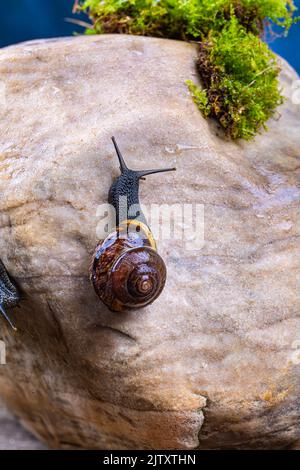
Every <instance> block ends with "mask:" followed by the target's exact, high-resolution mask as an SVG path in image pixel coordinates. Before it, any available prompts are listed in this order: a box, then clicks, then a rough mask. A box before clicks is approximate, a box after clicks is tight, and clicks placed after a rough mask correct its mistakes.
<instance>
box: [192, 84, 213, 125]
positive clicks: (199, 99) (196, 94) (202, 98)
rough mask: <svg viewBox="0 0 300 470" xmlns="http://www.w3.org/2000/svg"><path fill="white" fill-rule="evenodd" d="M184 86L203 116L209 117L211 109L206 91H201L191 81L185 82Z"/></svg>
mask: <svg viewBox="0 0 300 470" xmlns="http://www.w3.org/2000/svg"><path fill="white" fill-rule="evenodd" d="M186 84H187V86H188V87H189V90H190V93H191V95H192V96H193V99H194V101H195V103H196V105H197V106H198V108H199V109H200V111H201V113H202V114H203V116H205V117H208V116H211V114H212V109H211V106H210V104H209V101H208V97H207V91H206V90H201V89H200V88H199V87H197V85H195V84H194V83H193V82H192V80H187V81H186Z"/></svg>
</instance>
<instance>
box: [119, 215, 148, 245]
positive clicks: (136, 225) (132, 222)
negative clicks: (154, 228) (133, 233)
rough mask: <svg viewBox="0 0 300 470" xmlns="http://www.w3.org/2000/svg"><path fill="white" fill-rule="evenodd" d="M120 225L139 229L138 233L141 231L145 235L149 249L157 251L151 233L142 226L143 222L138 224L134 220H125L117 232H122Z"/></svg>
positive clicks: (145, 226)
mask: <svg viewBox="0 0 300 470" xmlns="http://www.w3.org/2000/svg"><path fill="white" fill-rule="evenodd" d="M122 225H126V226H127V227H128V226H129V225H133V226H135V227H139V228H140V231H143V232H144V234H145V235H146V239H147V240H148V242H149V243H150V246H151V248H153V250H155V251H157V247H156V242H155V240H154V238H153V235H152V232H151V230H150V229H149V227H148V226H147V225H146V224H144V223H143V222H140V221H139V220H135V219H132V220H129V219H127V220H125V221H124V222H122V223H121V226H120V227H119V230H122Z"/></svg>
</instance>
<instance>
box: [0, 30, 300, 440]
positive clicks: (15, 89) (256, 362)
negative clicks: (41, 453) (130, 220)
mask: <svg viewBox="0 0 300 470" xmlns="http://www.w3.org/2000/svg"><path fill="white" fill-rule="evenodd" d="M195 55H196V54H195V47H194V45H192V44H187V43H184V42H177V41H169V40H162V39H155V38H143V37H131V36H121V35H120V36H113V35H108V36H94V37H82V38H67V39H61V40H51V41H42V42H33V43H27V44H20V45H18V46H13V47H9V48H7V49H2V50H1V51H0V74H1V83H2V85H3V87H2V88H1V89H3V93H2V94H1V107H0V113H1V119H0V156H1V160H0V185H1V187H0V190H1V236H0V244H1V246H0V248H1V250H0V258H1V259H2V260H3V263H4V265H5V267H6V268H7V270H8V272H9V274H10V275H11V276H12V278H13V279H14V280H15V281H16V285H17V286H18V288H19V289H20V291H21V294H22V301H21V304H20V305H21V308H20V309H10V310H9V314H10V317H11V319H12V321H13V322H14V324H15V326H16V327H17V329H18V331H17V332H16V333H15V332H14V331H13V330H12V329H11V328H10V327H9V325H8V324H7V323H6V322H4V321H1V323H0V337H1V339H3V340H4V341H5V344H6V350H7V363H8V364H9V365H7V366H5V367H0V395H1V396H2V397H3V399H4V400H5V402H6V403H7V404H8V406H9V407H10V408H11V410H12V411H13V412H14V413H15V414H16V415H17V416H19V417H20V419H21V420H22V423H23V424H24V425H25V426H26V428H28V429H29V430H31V431H32V432H33V433H34V434H36V435H37V436H38V437H39V438H40V439H41V440H43V441H44V442H46V443H47V444H48V445H50V446H51V447H54V448H89V449H176V448H177V449H194V448H199V449H208V448H209V449H211V448H218V449H220V448H227V449H228V448H233V449H238V448H299V447H300V429H299V425H298V423H299V415H300V411H299V391H300V386H299V385H300V384H299V380H300V379H299V377H300V374H299V360H297V358H298V356H297V354H298V353H299V351H298V350H297V345H298V344H299V331H300V318H299V312H300V299H299V291H300V286H299V282H300V272H299V271H300V266H299V256H298V254H299V248H300V237H299V230H300V223H299V199H300V190H299V171H300V170H299V168H300V165H299V147H300V134H299V127H300V107H299V106H297V105H295V104H293V103H292V101H291V99H290V96H291V94H292V84H293V81H294V80H296V79H298V77H297V75H296V73H295V72H294V71H293V70H292V69H291V68H290V67H289V65H288V64H286V63H284V62H283V65H282V74H281V84H282V86H283V87H284V93H285V95H286V96H287V101H286V103H285V104H284V105H283V106H282V107H281V109H280V113H281V118H280V119H279V120H278V121H274V120H272V121H270V123H269V127H270V131H269V132H268V133H264V134H263V135H261V136H258V137H257V138H256V139H255V141H254V142H251V143H244V142H243V143H233V142H227V141H225V140H223V139H222V138H220V137H218V136H217V135H216V129H215V127H214V126H211V124H210V123H209V122H207V121H206V120H205V119H203V118H202V116H201V115H200V113H199V111H198V109H197V108H196V106H195V105H194V103H193V101H192V99H191V97H190V95H189V93H188V90H187V87H186V85H185V80H186V79H187V78H190V79H192V80H194V81H195V80H196V77H197V73H196V70H195V63H194V58H195ZM112 135H115V137H116V139H117V141H118V144H119V145H120V148H121V149H122V152H123V153H124V155H125V156H126V163H127V164H128V167H130V168H133V169H135V170H144V169H145V168H164V167H173V166H176V168H177V172H176V174H175V173H169V174H168V176H167V177H166V175H155V176H153V177H149V178H148V179H147V182H143V181H141V184H140V196H141V200H142V201H143V202H145V203H146V204H148V203H155V204H163V203H166V202H168V203H169V204H191V203H194V204H201V205H203V208H204V221H205V225H204V235H205V243H204V245H203V246H202V248H201V250H194V251H193V250H190V249H188V247H187V245H186V243H185V240H184V239H179V237H178V239H173V240H161V239H157V245H158V252H159V254H160V256H161V257H162V259H163V260H164V262H165V264H166V267H167V270H168V276H167V281H166V285H165V288H164V289H163V291H162V292H161V295H160V296H159V297H158V298H157V299H156V300H155V302H154V303H153V304H151V305H148V306H147V307H145V308H142V309H138V310H131V311H129V310H128V311H127V310H126V311H124V312H122V313H113V312H111V311H110V310H109V309H108V308H107V307H106V306H105V305H104V304H103V303H102V302H99V299H98V297H97V295H96V294H95V292H94V289H93V286H92V285H91V283H90V280H89V265H90V260H91V258H92V256H93V253H94V248H95V246H96V244H97V243H98V241H99V238H100V237H99V233H98V225H99V210H98V209H99V207H101V205H102V204H105V203H106V202H107V192H108V189H109V188H110V186H111V184H112V182H113V181H114V179H115V178H117V177H118V176H119V169H118V166H117V165H116V155H115V151H114V149H113V146H112V144H111V140H110V137H111V136H112ZM150 178H151V181H150ZM28 377H30V380H28Z"/></svg>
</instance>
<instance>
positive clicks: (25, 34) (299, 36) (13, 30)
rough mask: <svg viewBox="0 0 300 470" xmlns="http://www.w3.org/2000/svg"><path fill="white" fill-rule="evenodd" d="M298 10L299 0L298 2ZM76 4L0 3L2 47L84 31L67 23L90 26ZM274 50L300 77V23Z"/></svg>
mask: <svg viewBox="0 0 300 470" xmlns="http://www.w3.org/2000/svg"><path fill="white" fill-rule="evenodd" d="M295 3H296V5H297V6H298V8H299V12H298V14H299V15H300V0H296V1H295ZM73 4H74V0H0V7H1V13H0V47H3V46H6V45H9V44H14V43H17V42H21V41H27V40H29V39H39V38H50V37H57V36H69V35H72V34H73V33H74V32H77V33H82V32H83V28H82V27H80V26H78V25H74V24H71V23H68V22H66V20H65V19H66V18H72V17H73V18H74V19H79V20H80V19H81V20H83V21H86V22H89V19H88V17H87V16H86V15H82V16H80V15H72V7H73ZM270 46H271V47H272V49H273V50H274V51H275V52H277V53H278V54H280V55H282V56H283V57H285V58H286V59H287V60H288V61H289V62H290V64H291V65H293V66H294V67H295V68H296V70H297V71H298V73H300V23H299V25H294V26H293V27H292V29H291V31H290V33H289V36H288V38H277V39H275V40H273V41H272V42H271V43H270Z"/></svg>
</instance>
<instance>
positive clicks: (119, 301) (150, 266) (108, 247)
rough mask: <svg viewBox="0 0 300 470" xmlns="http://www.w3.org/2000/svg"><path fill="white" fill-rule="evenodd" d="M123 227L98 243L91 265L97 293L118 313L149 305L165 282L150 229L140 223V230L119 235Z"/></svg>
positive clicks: (163, 268)
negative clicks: (124, 235)
mask: <svg viewBox="0 0 300 470" xmlns="http://www.w3.org/2000/svg"><path fill="white" fill-rule="evenodd" d="M125 228H126V227H124V225H123V227H121V228H118V229H117V230H116V231H115V232H114V233H112V234H110V235H109V236H108V237H107V238H106V240H104V242H103V243H100V244H99V245H98V246H97V248H96V251H95V255H94V258H93V262H92V266H91V281H92V283H93V286H94V289H95V291H96V293H97V295H98V296H99V298H100V299H101V300H102V302H103V303H104V304H105V305H106V306H107V307H108V308H109V309H110V310H113V311H117V312H120V311H122V310H126V309H132V308H141V307H145V306H146V305H149V304H151V303H152V302H153V301H154V300H155V299H156V298H157V297H158V296H159V295H160V293H161V291H162V290H163V288H164V285H165V282H166V266H165V263H164V261H163V260H162V258H161V257H160V256H159V254H158V253H157V251H156V245H155V242H154V240H153V238H152V235H151V232H150V231H149V230H148V229H147V227H145V226H141V231H140V233H136V232H134V233H128V234H127V235H126V238H121V237H120V233H121V232H122V231H123V230H124V229H125Z"/></svg>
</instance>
